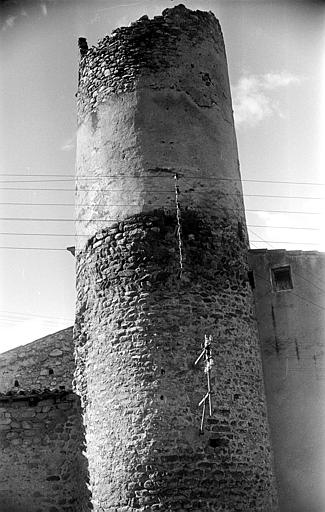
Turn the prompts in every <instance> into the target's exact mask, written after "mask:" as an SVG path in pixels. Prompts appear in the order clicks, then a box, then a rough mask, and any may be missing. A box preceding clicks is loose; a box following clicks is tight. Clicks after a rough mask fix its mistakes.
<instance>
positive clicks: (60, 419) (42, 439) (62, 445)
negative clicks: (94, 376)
mask: <svg viewBox="0 0 325 512" xmlns="http://www.w3.org/2000/svg"><path fill="white" fill-rule="evenodd" d="M83 443H84V435H83V425H82V418H81V415H80V404H79V399H78V397H77V396H76V395H75V394H73V393H67V392H61V393H48V394H47V395H46V394H43V395H42V394H39V395H35V394H33V395H29V396H19V395H16V396H14V397H13V396H8V395H1V396H0V451H1V475H0V504H1V505H0V508H1V512H80V511H84V510H89V509H87V502H89V491H88V489H87V464H86V460H85V457H84V456H83V455H82V450H83V446H84V445H83Z"/></svg>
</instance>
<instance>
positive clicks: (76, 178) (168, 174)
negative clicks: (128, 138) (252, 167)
mask: <svg viewBox="0 0 325 512" xmlns="http://www.w3.org/2000/svg"><path fill="white" fill-rule="evenodd" d="M160 172H164V171H163V169H162V170H161V171H160ZM165 172H166V171H165ZM172 173H173V170H171V169H168V171H167V172H166V174H165V175H159V176H157V175H156V174H149V175H141V176H135V175H133V174H123V175H119V174H115V175H114V174H113V175H108V174H103V175H101V176H76V175H74V174H57V173H51V174H50V173H48V174H47V173H44V174H28V173H18V174H17V173H15V174H11V173H0V178H1V177H2V176H4V177H7V176H9V177H27V178H29V177H31V178H33V177H36V176H39V177H45V179H44V180H35V182H40V181H44V182H46V181H62V180H61V179H57V178H58V177H61V176H62V179H63V180H67V181H69V180H72V181H80V180H98V179H100V178H110V179H122V178H133V179H143V178H150V179H151V178H152V179H157V178H163V179H166V178H168V177H170V178H171V179H172V178H173V174H172ZM50 176H54V177H55V178H56V179H53V180H52V179H48V177H50ZM179 179H180V180H182V179H200V180H206V181H235V182H243V183H274V184H281V185H285V184H288V185H311V186H325V183H322V182H315V181H314V182H312V181H290V180H287V181H281V180H259V179H255V178H242V179H241V178H220V177H217V176H207V177H205V176H199V175H184V176H182V175H181V174H180V173H179ZM12 181H16V180H3V181H0V182H1V183H6V182H12ZM17 181H18V180H17ZM19 181H20V180H19ZM28 183H31V181H30V180H28Z"/></svg>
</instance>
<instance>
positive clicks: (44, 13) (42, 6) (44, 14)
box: [41, 3, 47, 16]
mask: <svg viewBox="0 0 325 512" xmlns="http://www.w3.org/2000/svg"><path fill="white" fill-rule="evenodd" d="M41 9H42V14H43V16H47V7H46V4H43V3H41Z"/></svg>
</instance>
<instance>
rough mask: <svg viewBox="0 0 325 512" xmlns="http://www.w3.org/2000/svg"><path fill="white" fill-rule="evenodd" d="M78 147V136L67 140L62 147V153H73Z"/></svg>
mask: <svg viewBox="0 0 325 512" xmlns="http://www.w3.org/2000/svg"><path fill="white" fill-rule="evenodd" d="M75 147H76V136H75V135H73V137H70V138H69V139H68V140H66V141H65V142H64V143H63V144H62V146H61V147H60V150H61V151H73V150H74V149H75Z"/></svg>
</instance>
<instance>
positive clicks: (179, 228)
mask: <svg viewBox="0 0 325 512" xmlns="http://www.w3.org/2000/svg"><path fill="white" fill-rule="evenodd" d="M174 182H175V203H176V220H177V239H178V252H179V268H180V271H179V277H180V279H181V278H182V274H183V244H182V225H181V220H182V219H181V208H180V202H179V195H180V191H179V186H178V174H177V173H175V174H174Z"/></svg>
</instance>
